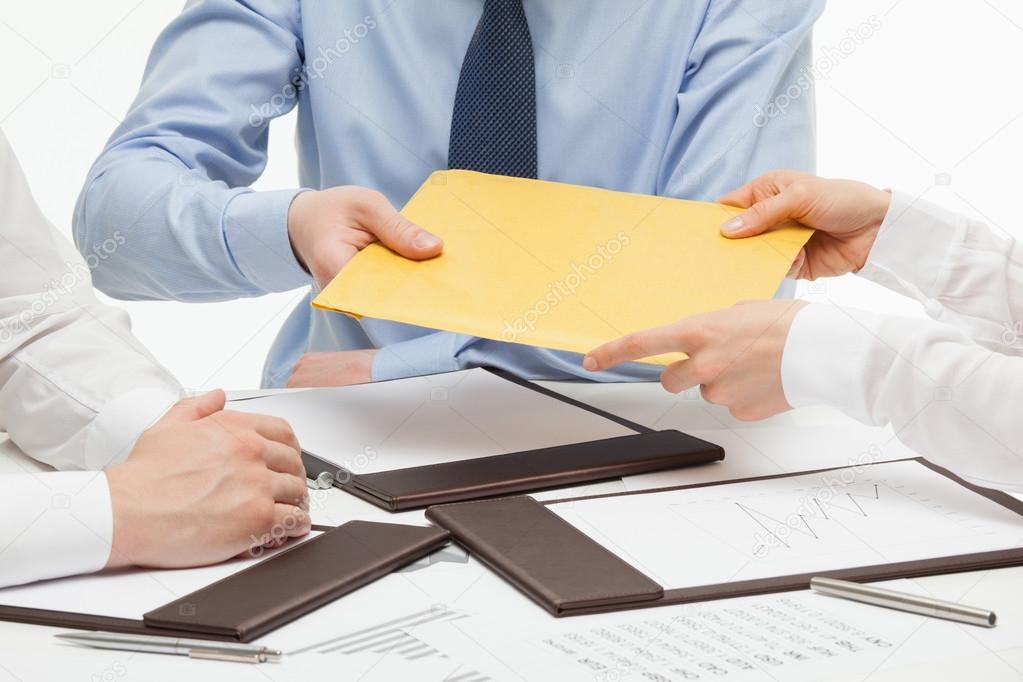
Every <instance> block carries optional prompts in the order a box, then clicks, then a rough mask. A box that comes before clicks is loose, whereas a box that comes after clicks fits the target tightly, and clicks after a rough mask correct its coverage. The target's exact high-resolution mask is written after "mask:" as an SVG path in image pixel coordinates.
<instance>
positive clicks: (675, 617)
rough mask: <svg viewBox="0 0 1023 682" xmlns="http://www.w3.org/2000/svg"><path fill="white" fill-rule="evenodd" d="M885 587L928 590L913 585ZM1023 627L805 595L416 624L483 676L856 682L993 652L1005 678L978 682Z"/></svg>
mask: <svg viewBox="0 0 1023 682" xmlns="http://www.w3.org/2000/svg"><path fill="white" fill-rule="evenodd" d="M975 582H976V578H974V583H975ZM882 585H884V586H885V587H889V588H891V589H897V590H903V591H906V592H912V593H916V594H928V592H927V591H926V590H923V589H921V588H920V587H919V586H917V585H916V584H914V583H913V582H911V581H908V580H898V581H893V582H888V583H882ZM939 596H941V597H943V598H953V599H955V598H959V597H960V596H961V595H960V594H958V593H954V594H953V593H947V594H941V595H939ZM988 599H990V596H989V597H988ZM981 605H985V606H995V604H991V603H988V604H983V603H981ZM537 611H539V609H537ZM1007 615H1008V614H1007ZM999 628H1004V629H1005V632H1004V633H999V632H998V630H999ZM1021 633H1023V628H1021V626H1020V623H1019V622H1018V621H1017V622H1014V623H1006V624H1004V625H999V627H998V628H995V629H994V630H985V629H982V628H971V627H970V626H963V625H959V624H956V623H951V622H948V621H940V620H936V619H928V618H926V617H924V616H917V615H914V614H907V613H902V612H899V611H892V610H889V609H882V608H878V607H874V606H867V605H864V604H858V603H855V602H851V601H845V600H841V599H836V598H833V597H825V596H821V595H817V594H811V593H809V592H805V591H804V592H795V593H787V594H777V595H764V596H757V597H747V598H743V599H726V600H722V601H713V602H704V603H698V604H682V605H676V606H666V607H662V608H656V609H641V610H634V611H623V612H618V613H608V614H599V615H591V616H577V617H572V618H562V619H555V618H551V617H549V616H546V614H542V613H541V614H538V615H537V616H536V617H534V618H522V617H518V618H511V619H509V618H506V617H503V616H498V615H495V614H493V613H489V614H487V615H483V614H481V615H479V616H476V617H471V618H466V619H462V620H457V621H448V622H434V623H429V624H426V625H424V626H421V627H419V628H417V630H416V636H417V638H418V639H420V640H422V641H424V642H426V643H428V644H430V645H431V646H433V647H435V648H437V649H440V650H444V651H450V652H457V655H458V657H459V659H460V660H461V661H463V662H464V663H465V665H466V666H468V667H471V668H474V669H476V670H478V671H480V673H483V674H488V675H491V676H493V677H494V678H496V679H514V680H531V681H532V680H535V681H537V682H545V681H552V682H572V681H578V682H594V681H597V682H613V681H615V680H656V681H662V680H663V681H667V680H728V681H734V682H779V681H781V680H785V681H786V682H790V681H791V682H807V681H810V680H812V681H814V682H818V681H820V680H844V681H846V682H852V681H854V680H865V679H867V678H870V679H872V680H873V679H875V677H874V675H875V674H877V673H878V672H879V671H887V672H890V673H891V674H888V675H883V676H879V677H878V679H881V678H882V677H883V679H885V680H896V679H898V680H908V679H920V680H934V679H960V677H957V676H955V675H951V676H941V677H938V678H935V677H934V676H933V672H934V670H933V669H932V670H930V672H931V674H923V675H920V676H919V677H917V676H914V675H913V674H912V673H909V672H908V671H911V670H913V666H918V665H920V664H921V663H925V662H933V661H942V662H944V664H945V666H946V668H945V669H948V668H947V666H948V665H949V663H950V662H955V663H958V662H960V661H963V660H964V659H966V657H971V656H972V657H979V656H980V655H982V654H984V655H986V659H982V660H980V661H979V663H980V664H981V665H983V666H984V667H976V666H977V664H978V661H977V659H973V660H971V661H970V663H971V665H970V666H969V667H971V668H973V669H974V670H976V671H980V670H983V671H984V672H989V671H991V669H992V666H991V660H990V659H993V660H994V662H995V664H996V666H997V667H996V668H995V672H996V673H998V672H1000V673H1001V675H997V674H996V675H993V676H990V677H984V676H981V677H974V679H1016V677H1010V675H1014V674H1018V671H1014V670H1013V668H1012V667H1011V666H1010V665H1009V664H1006V663H1002V662H1001V661H999V660H998V657H997V656H996V655H995V654H994V653H992V652H993V651H997V650H999V649H1007V648H1010V647H1013V646H1014V644H1013V642H1016V643H1018V641H1019V637H1020V635H1021ZM958 667H959V669H962V668H963V667H966V666H962V665H960V666H958ZM934 668H939V669H940V666H939V665H935V666H934ZM896 671H902V673H903V674H899V673H898V672H896Z"/></svg>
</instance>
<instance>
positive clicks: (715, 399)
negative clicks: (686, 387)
mask: <svg viewBox="0 0 1023 682" xmlns="http://www.w3.org/2000/svg"><path fill="white" fill-rule="evenodd" d="M700 395H701V396H703V399H704V400H706V401H707V402H708V403H713V404H715V405H720V404H721V403H722V401H723V400H724V395H723V392H722V390H721V387H720V386H719V385H717V384H701V386H700Z"/></svg>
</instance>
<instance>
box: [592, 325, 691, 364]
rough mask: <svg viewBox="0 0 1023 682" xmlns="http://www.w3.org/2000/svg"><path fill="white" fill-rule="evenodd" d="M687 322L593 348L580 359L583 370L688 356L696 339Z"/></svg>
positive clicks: (638, 333)
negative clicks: (665, 356)
mask: <svg viewBox="0 0 1023 682" xmlns="http://www.w3.org/2000/svg"><path fill="white" fill-rule="evenodd" d="M694 332H695V329H694V327H693V325H692V324H691V323H690V322H689V320H682V321H680V322H676V323H674V324H668V325H664V326H663V327H654V328H652V329H645V330H643V331H640V332H634V333H632V334H627V335H626V336H623V337H622V338H620V339H615V340H614V341H610V342H608V343H605V344H604V345H602V346H599V347H597V348H594V349H593V350H591V351H590V352H589V353H587V354H586V357H585V358H583V367H585V368H586V369H587V370H589V371H591V372H597V371H600V370H602V369H607V368H609V367H614V366H615V365H620V364H621V363H623V362H630V361H632V360H639V359H641V358H648V357H651V356H653V355H660V354H661V353H675V352H681V353H690V352H694V351H695V350H696V347H697V345H698V340H697V339H696V338H695V334H694Z"/></svg>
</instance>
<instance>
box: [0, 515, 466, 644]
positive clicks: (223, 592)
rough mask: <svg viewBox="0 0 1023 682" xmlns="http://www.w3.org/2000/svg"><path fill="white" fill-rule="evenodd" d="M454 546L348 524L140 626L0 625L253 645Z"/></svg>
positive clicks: (120, 621)
mask: <svg viewBox="0 0 1023 682" xmlns="http://www.w3.org/2000/svg"><path fill="white" fill-rule="evenodd" d="M448 540H449V534H448V532H447V531H445V530H442V529H440V528H430V527H422V526H408V525H399V524H393V523H375V522H370V521H349V522H348V523H345V524H344V525H341V526H338V527H337V528H330V529H329V530H327V531H326V532H324V533H323V534H322V535H320V536H319V537H316V538H313V539H311V540H308V541H306V542H303V543H301V544H298V545H296V546H295V547H293V548H291V549H288V550H286V551H284V552H281V553H280V554H276V555H274V556H272V557H270V558H269V559H267V560H265V561H262V562H260V563H258V564H256V565H254V566H251V567H249V568H247V569H245V570H242V571H239V572H238V573H235V574H233V575H231V576H228V577H227V578H224V579H223V580H219V581H217V582H215V583H213V584H211V585H208V586H206V587H204V588H202V589H200V590H197V591H195V592H192V593H191V594H188V595H186V596H184V597H181V598H180V599H175V600H174V601H172V602H170V603H168V604H165V605H164V606H161V607H160V608H158V609H155V610H153V611H150V612H149V613H146V614H145V615H144V616H143V619H142V620H132V619H127V618H111V617H107V616H94V615H89V614H80V613H67V612H62V611H50V610H42V609H30V608H23V607H13V606H0V620H12V621H19V622H24V623H35V624H38V625H51V626H57V627H69V628H81V629H86V630H106V631H112V632H130V633H138V634H150V635H166V636H173V637H190V638H198V639H220V640H234V641H241V642H249V641H252V640H253V639H256V638H257V637H260V636H262V635H264V634H266V633H267V632H270V631H271V630H274V629H276V628H278V627H280V626H282V625H284V624H285V623H288V622H290V621H292V620H294V619H296V618H298V617H300V616H302V615H305V614H306V613H309V612H310V611H312V610H314V609H317V608H319V607H320V606H323V605H324V604H327V603H328V602H331V601H333V600H334V599H337V598H338V597H340V596H342V595H344V594H347V593H349V592H353V591H355V590H357V589H358V588H360V587H362V586H363V585H366V584H368V583H370V582H372V581H374V580H376V579H378V578H381V577H383V576H384V575H387V574H388V573H390V572H392V571H394V570H396V569H398V568H401V567H402V566H405V565H407V564H409V563H411V562H413V561H416V560H417V559H420V558H421V557H423V556H426V555H427V554H429V553H430V552H433V551H434V550H436V549H439V548H441V547H443V546H444V545H445V544H447V542H448ZM110 579H111V580H116V579H117V577H116V576H110ZM2 600H3V594H2V592H0V601H2Z"/></svg>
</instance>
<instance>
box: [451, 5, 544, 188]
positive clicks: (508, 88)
mask: <svg viewBox="0 0 1023 682" xmlns="http://www.w3.org/2000/svg"><path fill="white" fill-rule="evenodd" d="M448 167H449V168H464V169H468V170H475V171H481V172H483V173H496V174H498V175H515V176H518V177H522V178H535V177H536V77H535V74H534V69H533V40H532V38H531V37H530V35H529V23H528V22H527V21H526V13H525V11H523V9H522V0H485V2H484V5H483V16H481V17H480V21H479V23H478V24H477V25H476V32H475V33H473V35H472V40H471V41H470V42H469V49H467V50H466V51H465V59H464V60H463V61H462V72H461V74H459V77H458V90H457V92H456V93H455V108H454V112H453V114H452V117H451V140H450V142H449V145H448Z"/></svg>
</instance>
